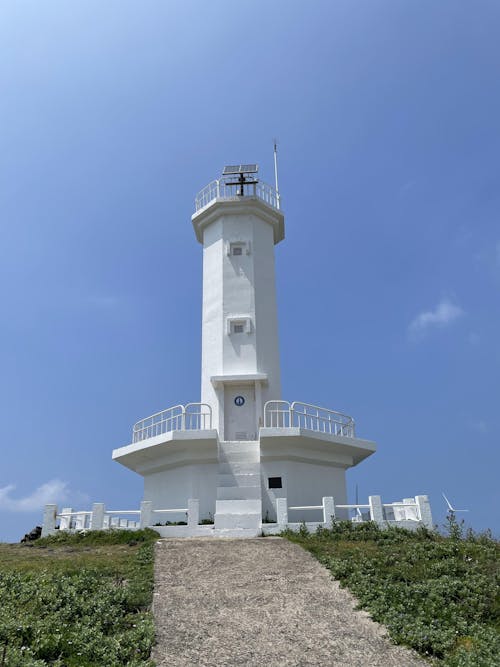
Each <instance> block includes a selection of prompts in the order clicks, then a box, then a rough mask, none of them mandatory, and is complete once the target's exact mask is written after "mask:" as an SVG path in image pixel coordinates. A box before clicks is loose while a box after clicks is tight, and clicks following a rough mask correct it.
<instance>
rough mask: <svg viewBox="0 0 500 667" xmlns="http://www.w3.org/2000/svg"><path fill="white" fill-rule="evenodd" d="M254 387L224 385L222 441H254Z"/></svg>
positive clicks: (248, 385)
mask: <svg viewBox="0 0 500 667" xmlns="http://www.w3.org/2000/svg"><path fill="white" fill-rule="evenodd" d="M256 439H257V422H256V416H255V387H254V386H253V385H250V384H247V385H226V387H225V389H224V440H256Z"/></svg>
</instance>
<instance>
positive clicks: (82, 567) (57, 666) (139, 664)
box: [0, 530, 158, 667]
mask: <svg viewBox="0 0 500 667" xmlns="http://www.w3.org/2000/svg"><path fill="white" fill-rule="evenodd" d="M157 538H158V534H157V533H156V532H155V531H153V530H142V531H134V532H132V531H121V530H120V531H113V532H88V533H82V534H75V535H69V534H67V533H60V534H57V535H54V536H53V537H49V538H45V539H40V540H37V541H36V542H34V543H30V544H27V545H24V544H23V545H11V544H0V667H4V666H5V667H18V666H19V667H20V666H21V665H22V666H23V667H42V666H44V665H53V666H54V667H89V666H91V665H92V666H95V667H97V666H98V667H107V666H109V667H111V666H113V667H115V666H118V665H129V666H131V667H146V666H149V665H152V664H153V663H152V662H151V661H150V660H149V656H150V652H151V647H152V645H153V640H154V625H153V619H152V615H151V613H150V611H149V607H150V605H151V599H152V590H153V545H154V541H155V540H156V539H157Z"/></svg>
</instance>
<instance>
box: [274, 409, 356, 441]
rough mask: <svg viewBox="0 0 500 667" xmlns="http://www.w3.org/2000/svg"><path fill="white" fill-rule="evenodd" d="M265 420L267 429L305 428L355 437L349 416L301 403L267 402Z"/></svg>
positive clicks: (351, 419) (352, 421)
mask: <svg viewBox="0 0 500 667" xmlns="http://www.w3.org/2000/svg"><path fill="white" fill-rule="evenodd" d="M264 419H265V421H264V423H265V426H266V427H267V428H303V429H306V430H308V431H319V432H320V433H329V434H331V435H342V436H345V437H348V438H354V437H355V429H354V419H353V418H352V417H349V415H345V414H343V413H342V412H336V411H335V410H327V409H326V408H320V407H319V406H317V405H309V404H308V403H300V402H299V401H294V402H293V403H289V402H288V401H267V403H266V404H265V405H264Z"/></svg>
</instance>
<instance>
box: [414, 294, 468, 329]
mask: <svg viewBox="0 0 500 667" xmlns="http://www.w3.org/2000/svg"><path fill="white" fill-rule="evenodd" d="M462 315H464V311H463V310H462V309H461V308H460V306H457V305H456V304H454V303H451V301H449V300H448V299H443V300H442V301H440V302H439V303H438V305H437V306H436V307H435V308H434V310H426V311H424V312H422V313H419V314H418V315H417V317H415V319H414V320H413V321H412V322H411V323H410V326H409V327H408V331H409V333H410V335H411V336H412V337H416V338H418V337H421V336H423V335H424V334H425V333H426V332H427V331H428V330H429V329H432V328H433V327H441V328H442V327H446V326H448V325H449V324H451V323H452V322H454V321H455V320H456V319H458V318H459V317H461V316H462Z"/></svg>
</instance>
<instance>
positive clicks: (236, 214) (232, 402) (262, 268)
mask: <svg viewBox="0 0 500 667" xmlns="http://www.w3.org/2000/svg"><path fill="white" fill-rule="evenodd" d="M193 224H194V225H195V229H196V232H197V236H198V238H199V240H201V241H202V243H203V323H202V372H201V400H202V402H204V403H207V404H208V405H210V406H211V408H212V411H213V416H214V425H215V427H216V428H217V430H218V432H219V438H220V439H221V440H256V439H257V438H258V433H259V426H262V424H263V407H264V403H265V402H266V401H267V400H269V399H279V398H280V396H281V385H280V364H279V344H278V322H277V312H276V287H275V269H274V244H275V243H276V242H278V241H280V240H281V239H282V238H283V216H282V215H281V214H280V213H279V211H277V210H275V209H272V208H271V207H269V206H268V205H266V204H264V203H263V202H262V201H260V200H259V199H258V198H257V197H255V196H240V197H238V196H236V197H228V198H225V199H224V198H221V199H220V200H219V201H218V203H217V204H215V205H214V204H212V206H211V207H210V208H209V210H206V211H203V210H202V211H200V212H198V213H197V214H195V215H194V216H193Z"/></svg>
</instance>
